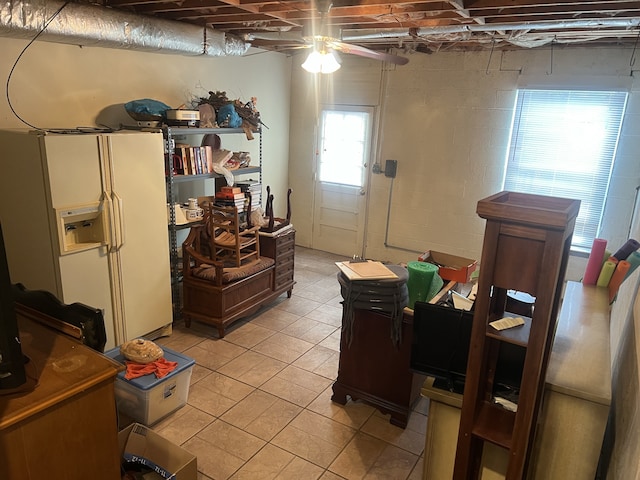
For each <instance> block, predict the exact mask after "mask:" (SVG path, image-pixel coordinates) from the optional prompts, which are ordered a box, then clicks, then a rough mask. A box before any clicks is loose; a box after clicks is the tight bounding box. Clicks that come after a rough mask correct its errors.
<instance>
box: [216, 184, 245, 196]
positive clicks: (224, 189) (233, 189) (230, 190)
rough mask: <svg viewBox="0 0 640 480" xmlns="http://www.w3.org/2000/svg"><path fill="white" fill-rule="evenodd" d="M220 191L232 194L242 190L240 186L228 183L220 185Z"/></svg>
mask: <svg viewBox="0 0 640 480" xmlns="http://www.w3.org/2000/svg"><path fill="white" fill-rule="evenodd" d="M220 191H221V192H224V193H230V194H232V195H235V194H239V193H242V190H241V189H240V187H230V186H228V185H225V186H223V187H220Z"/></svg>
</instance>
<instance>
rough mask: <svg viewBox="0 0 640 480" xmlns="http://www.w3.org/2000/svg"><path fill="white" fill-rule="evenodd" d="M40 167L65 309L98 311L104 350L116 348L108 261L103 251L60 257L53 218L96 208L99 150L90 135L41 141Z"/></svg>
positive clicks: (60, 231)
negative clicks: (102, 324) (75, 305)
mask: <svg viewBox="0 0 640 480" xmlns="http://www.w3.org/2000/svg"><path fill="white" fill-rule="evenodd" d="M41 138H42V142H43V143H44V148H43V149H42V152H43V153H42V155H43V157H44V158H43V161H44V162H45V164H46V167H45V171H46V172H47V175H46V179H45V183H48V187H49V188H48V192H49V201H50V202H51V204H50V205H48V208H49V218H50V223H51V225H50V228H51V239H52V244H53V245H52V246H53V248H54V249H55V251H56V254H57V261H56V262H55V267H56V270H57V277H58V283H59V285H60V292H59V293H58V296H59V298H60V299H61V300H62V301H63V302H64V303H73V302H81V303H84V304H86V305H90V306H92V307H95V308H99V309H101V310H102V311H103V314H104V321H105V330H106V332H107V344H106V348H109V347H110V346H115V343H116V336H115V330H114V311H113V295H112V293H113V292H112V287H111V276H110V274H109V261H108V255H107V251H106V248H105V247H101V246H100V245H101V244H100V243H95V244H94V245H95V246H94V248H89V249H85V250H82V251H77V252H73V253H70V254H66V255H62V254H61V251H62V250H64V246H62V245H61V244H62V243H63V242H64V239H63V238H60V235H59V234H62V235H64V228H62V229H61V227H60V225H59V224H58V223H59V222H60V221H61V217H60V216H59V215H57V212H60V211H63V210H64V209H65V208H68V209H70V210H73V209H74V208H76V207H77V206H79V205H80V206H83V205H87V204H94V205H95V204H99V203H100V201H101V198H102V197H103V191H104V188H103V181H102V166H101V163H100V145H99V141H98V137H97V136H95V135H45V136H43V137H41Z"/></svg>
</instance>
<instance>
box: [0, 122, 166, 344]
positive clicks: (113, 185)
mask: <svg viewBox="0 0 640 480" xmlns="http://www.w3.org/2000/svg"><path fill="white" fill-rule="evenodd" d="M0 222H2V228H3V231H4V236H5V244H6V250H7V258H8V262H9V270H10V275H11V281H12V282H13V283H17V282H20V283H22V284H24V285H25V287H26V288H28V289H30V290H47V291H50V292H52V293H53V294H55V295H56V296H57V297H58V298H59V299H60V300H61V301H62V302H64V303H67V304H69V303H73V302H81V303H84V304H87V305H90V306H92V307H96V308H100V309H102V310H103V312H104V319H105V327H106V331H107V344H106V347H105V349H109V348H111V347H114V346H117V345H120V344H122V343H123V342H125V341H127V340H130V339H133V338H137V337H142V336H145V337H146V338H151V339H153V338H157V337H158V336H160V335H164V334H167V333H170V332H171V324H172V303H171V275H170V266H169V244H168V233H167V210H166V190H165V172H164V148H163V138H162V134H161V133H150V132H118V133H109V134H106V133H105V134H102V133H98V134H96V133H87V134H74V133H66V134H51V133H47V134H45V133H43V132H27V131H0Z"/></svg>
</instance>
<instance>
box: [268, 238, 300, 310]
mask: <svg viewBox="0 0 640 480" xmlns="http://www.w3.org/2000/svg"><path fill="white" fill-rule="evenodd" d="M295 243H296V231H295V230H294V229H293V228H290V229H288V230H286V231H284V232H283V233H281V234H280V235H278V234H277V232H276V234H275V235H273V234H263V233H261V234H260V255H263V256H265V257H269V258H273V259H274V260H275V262H276V264H275V272H274V280H273V281H274V284H273V290H274V292H279V293H282V292H285V291H286V292H287V297H289V298H291V292H292V290H293V285H294V283H295V282H294V280H293V267H294V260H295Z"/></svg>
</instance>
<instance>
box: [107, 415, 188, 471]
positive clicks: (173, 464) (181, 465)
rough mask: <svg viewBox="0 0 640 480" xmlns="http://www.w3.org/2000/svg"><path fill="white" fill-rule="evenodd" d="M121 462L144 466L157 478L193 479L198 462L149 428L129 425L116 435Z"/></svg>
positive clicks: (134, 424) (137, 424)
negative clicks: (155, 474)
mask: <svg viewBox="0 0 640 480" xmlns="http://www.w3.org/2000/svg"><path fill="white" fill-rule="evenodd" d="M118 446H119V447H120V457H121V458H122V461H123V462H134V463H139V464H141V465H146V466H147V467H149V468H151V469H152V470H153V471H155V472H156V473H157V474H158V475H159V476H160V477H161V478H167V479H172V480H173V479H175V480H197V479H198V460H197V457H196V456H195V455H192V454H191V453H189V452H187V451H186V450H185V449H184V448H182V447H179V446H178V445H175V444H174V443H171V442H170V441H169V440H167V439H166V438H164V437H162V436H161V435H158V434H157V433H156V432H154V431H153V430H151V429H150V428H147V427H145V426H144V425H140V424H139V423H133V424H131V425H129V426H128V427H127V428H125V429H124V430H122V431H120V432H119V433H118Z"/></svg>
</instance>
